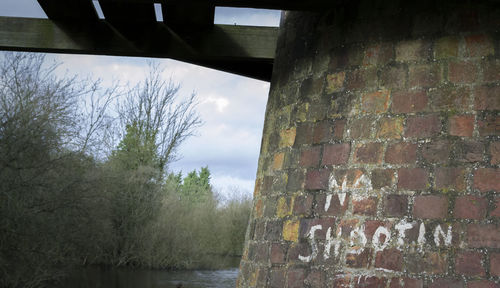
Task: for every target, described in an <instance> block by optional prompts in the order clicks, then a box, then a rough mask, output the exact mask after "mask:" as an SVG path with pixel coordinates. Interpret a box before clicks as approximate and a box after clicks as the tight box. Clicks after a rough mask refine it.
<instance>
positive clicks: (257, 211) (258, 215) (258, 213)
mask: <svg viewBox="0 0 500 288" xmlns="http://www.w3.org/2000/svg"><path fill="white" fill-rule="evenodd" d="M262 213H263V203H262V199H259V200H257V202H255V218H261V217H262Z"/></svg>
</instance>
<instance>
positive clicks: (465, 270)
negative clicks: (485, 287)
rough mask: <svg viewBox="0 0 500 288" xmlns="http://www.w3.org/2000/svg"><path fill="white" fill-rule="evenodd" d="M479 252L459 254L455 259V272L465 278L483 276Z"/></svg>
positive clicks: (483, 271)
mask: <svg viewBox="0 0 500 288" xmlns="http://www.w3.org/2000/svg"><path fill="white" fill-rule="evenodd" d="M481 260H482V256H481V253H480V252H472V251H471V252H459V253H457V255H456V257H455V272H456V273H458V274H461V275H467V276H485V275H486V271H485V269H484V267H483V265H482V264H481Z"/></svg>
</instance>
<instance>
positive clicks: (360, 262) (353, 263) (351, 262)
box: [345, 248, 373, 268]
mask: <svg viewBox="0 0 500 288" xmlns="http://www.w3.org/2000/svg"><path fill="white" fill-rule="evenodd" d="M372 258H373V250H372V249H370V248H365V249H364V250H363V251H362V252H361V253H359V254H356V253H348V254H346V256H345V264H346V266H347V267H350V268H369V267H370V266H371V262H372Z"/></svg>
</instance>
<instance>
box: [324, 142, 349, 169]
mask: <svg viewBox="0 0 500 288" xmlns="http://www.w3.org/2000/svg"><path fill="white" fill-rule="evenodd" d="M350 151H351V147H350V145H349V143H344V144H331V145H325V146H324V151H323V160H322V161H321V164H322V165H339V164H345V163H347V160H348V159H349V152H350Z"/></svg>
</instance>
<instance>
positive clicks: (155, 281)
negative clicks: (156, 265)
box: [60, 267, 238, 288]
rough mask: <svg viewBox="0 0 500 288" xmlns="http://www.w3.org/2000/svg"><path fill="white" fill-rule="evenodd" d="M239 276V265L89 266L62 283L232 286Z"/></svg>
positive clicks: (108, 287) (86, 287)
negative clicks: (178, 267) (202, 267)
mask: <svg viewBox="0 0 500 288" xmlns="http://www.w3.org/2000/svg"><path fill="white" fill-rule="evenodd" d="M237 276H238V268H232V269H225V270H214V271H210V270H194V271H163V270H130V269H122V268H100V267H86V268H84V269H79V270H77V271H75V273H73V275H72V276H71V277H70V278H69V279H67V280H66V281H64V283H62V285H61V286H60V287H73V288H176V287H183V288H212V287H213V288H229V287H231V288H233V287H235V286H236V277H237ZM179 284H180V285H182V286H179Z"/></svg>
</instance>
